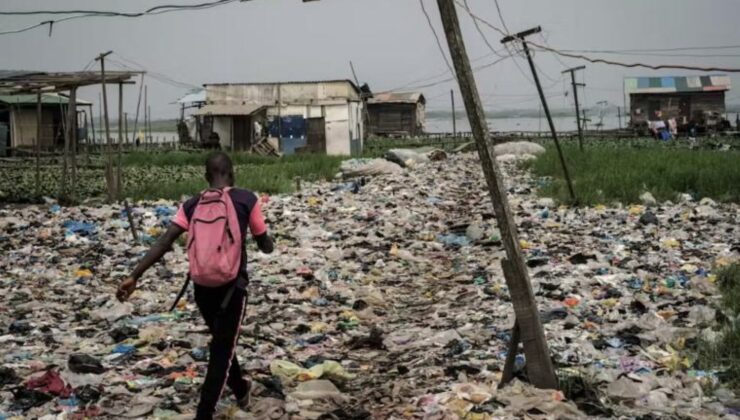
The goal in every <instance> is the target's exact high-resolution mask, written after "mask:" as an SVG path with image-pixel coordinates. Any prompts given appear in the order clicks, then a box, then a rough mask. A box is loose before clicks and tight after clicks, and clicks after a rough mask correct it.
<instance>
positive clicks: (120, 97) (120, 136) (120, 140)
mask: <svg viewBox="0 0 740 420" xmlns="http://www.w3.org/2000/svg"><path fill="white" fill-rule="evenodd" d="M123 115H124V114H123V83H119V84H118V168H117V171H116V193H117V194H121V187H122V184H123V181H122V180H121V163H122V162H123V158H122V155H123V124H124V121H123ZM116 198H118V197H116Z"/></svg>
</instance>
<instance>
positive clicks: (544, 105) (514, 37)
mask: <svg viewBox="0 0 740 420" xmlns="http://www.w3.org/2000/svg"><path fill="white" fill-rule="evenodd" d="M540 32H542V28H541V27H539V26H538V27H536V28H532V29H529V30H526V31H523V32H519V33H518V34H515V35H509V36H507V37H505V38H504V39H502V40H501V43H502V44H506V43H508V42H511V41H515V40H519V41H521V43H522V47H523V48H524V53H525V54H526V55H527V61H529V68H530V69H531V70H532V77H533V78H534V82H535V85H537V92H538V93H539V94H540V101H541V102H542V109H543V110H544V111H545V116H546V117H547V123H548V124H549V125H550V132H551V133H552V139H553V140H554V141H555V148H556V149H557V150H558V157H559V158H560V165H561V166H562V167H563V175H564V176H565V182H566V183H567V184H568V192H569V193H570V199H571V201H573V202H574V203H575V202H576V194H575V192H574V191H573V183H572V182H571V180H570V174H569V173H568V167H567V166H566V164H565V157H564V156H563V150H562V148H561V147H560V142H559V141H558V133H557V131H555V124H554V123H553V122H552V115H550V108H549V107H548V106H547V99H546V98H545V92H543V91H542V84H541V83H540V78H539V76H538V75H537V69H536V68H535V66H534V61H532V54H530V53H529V46H527V41H526V40H525V38H526V37H527V36H529V35H534V34H536V33H540Z"/></svg>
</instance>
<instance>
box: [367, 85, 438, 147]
mask: <svg viewBox="0 0 740 420" xmlns="http://www.w3.org/2000/svg"><path fill="white" fill-rule="evenodd" d="M367 110H368V119H369V124H368V130H369V133H370V134H373V135H376V136H417V135H420V134H422V133H424V123H425V119H426V99H425V98H424V95H423V94H421V93H419V92H406V93H380V94H376V95H374V96H373V97H372V98H370V99H369V100H368V101H367Z"/></svg>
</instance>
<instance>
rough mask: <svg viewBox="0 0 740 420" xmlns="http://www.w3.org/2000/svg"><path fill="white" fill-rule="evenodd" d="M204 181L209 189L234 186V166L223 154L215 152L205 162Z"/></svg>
mask: <svg viewBox="0 0 740 420" xmlns="http://www.w3.org/2000/svg"><path fill="white" fill-rule="evenodd" d="M206 181H208V183H209V184H210V185H211V187H217V188H220V187H224V186H229V187H232V186H234V166H233V165H232V164H231V158H229V156H228V155H227V154H226V153H224V152H216V153H213V154H211V155H210V156H208V160H206Z"/></svg>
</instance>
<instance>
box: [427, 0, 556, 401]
mask: <svg viewBox="0 0 740 420" xmlns="http://www.w3.org/2000/svg"><path fill="white" fill-rule="evenodd" d="M437 4H438V6H439V13H440V15H441V17H442V24H443V26H444V29H445V35H446V37H447V43H448V45H449V48H450V55H451V56H452V61H453V62H454V64H455V73H456V74H457V82H458V84H459V86H460V91H461V92H462V96H463V102H464V103H465V110H466V111H467V114H468V119H469V120H470V126H471V129H472V131H473V137H474V138H475V144H476V146H477V149H478V156H479V157H480V161H481V165H482V166H483V173H484V175H485V177H486V182H487V184H488V192H489V194H490V196H491V201H492V202H493V209H494V212H495V214H496V221H497V223H498V226H499V228H500V230H501V239H502V241H503V244H504V248H505V250H506V257H507V260H508V264H509V267H510V269H511V276H505V277H506V283H507V285H508V287H509V291H510V293H511V300H512V302H513V305H514V312H515V313H516V320H517V324H518V326H519V331H520V335H521V340H522V343H523V344H524V353H525V355H526V358H527V373H528V376H529V380H530V381H531V382H532V384H534V385H535V386H537V387H539V388H557V387H558V381H557V377H556V376H555V371H554V369H553V366H552V361H551V360H550V352H549V349H548V347H547V341H546V340H545V334H544V331H543V329H542V324H541V322H540V318H539V312H538V310H537V305H536V303H535V300H534V293H533V292H532V286H531V284H530V282H529V275H528V273H527V267H526V265H525V264H524V260H523V259H522V255H521V250H520V249H519V240H518V235H517V231H516V226H515V224H514V215H513V213H512V211H511V208H510V207H509V201H508V198H507V196H506V186H505V185H504V179H503V175H502V173H501V169H500V168H499V167H498V164H497V163H496V160H495V157H494V155H493V151H492V150H491V149H490V148H489V143H490V133H489V131H488V125H487V123H486V118H485V113H484V111H483V106H482V105H481V102H480V96H479V95H478V88H477V86H476V84H475V78H474V77H473V70H472V68H471V66H470V60H469V58H468V55H467V52H466V51H465V42H464V40H463V37H462V32H461V31H460V22H459V21H458V17H457V11H456V10H455V0H437Z"/></svg>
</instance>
